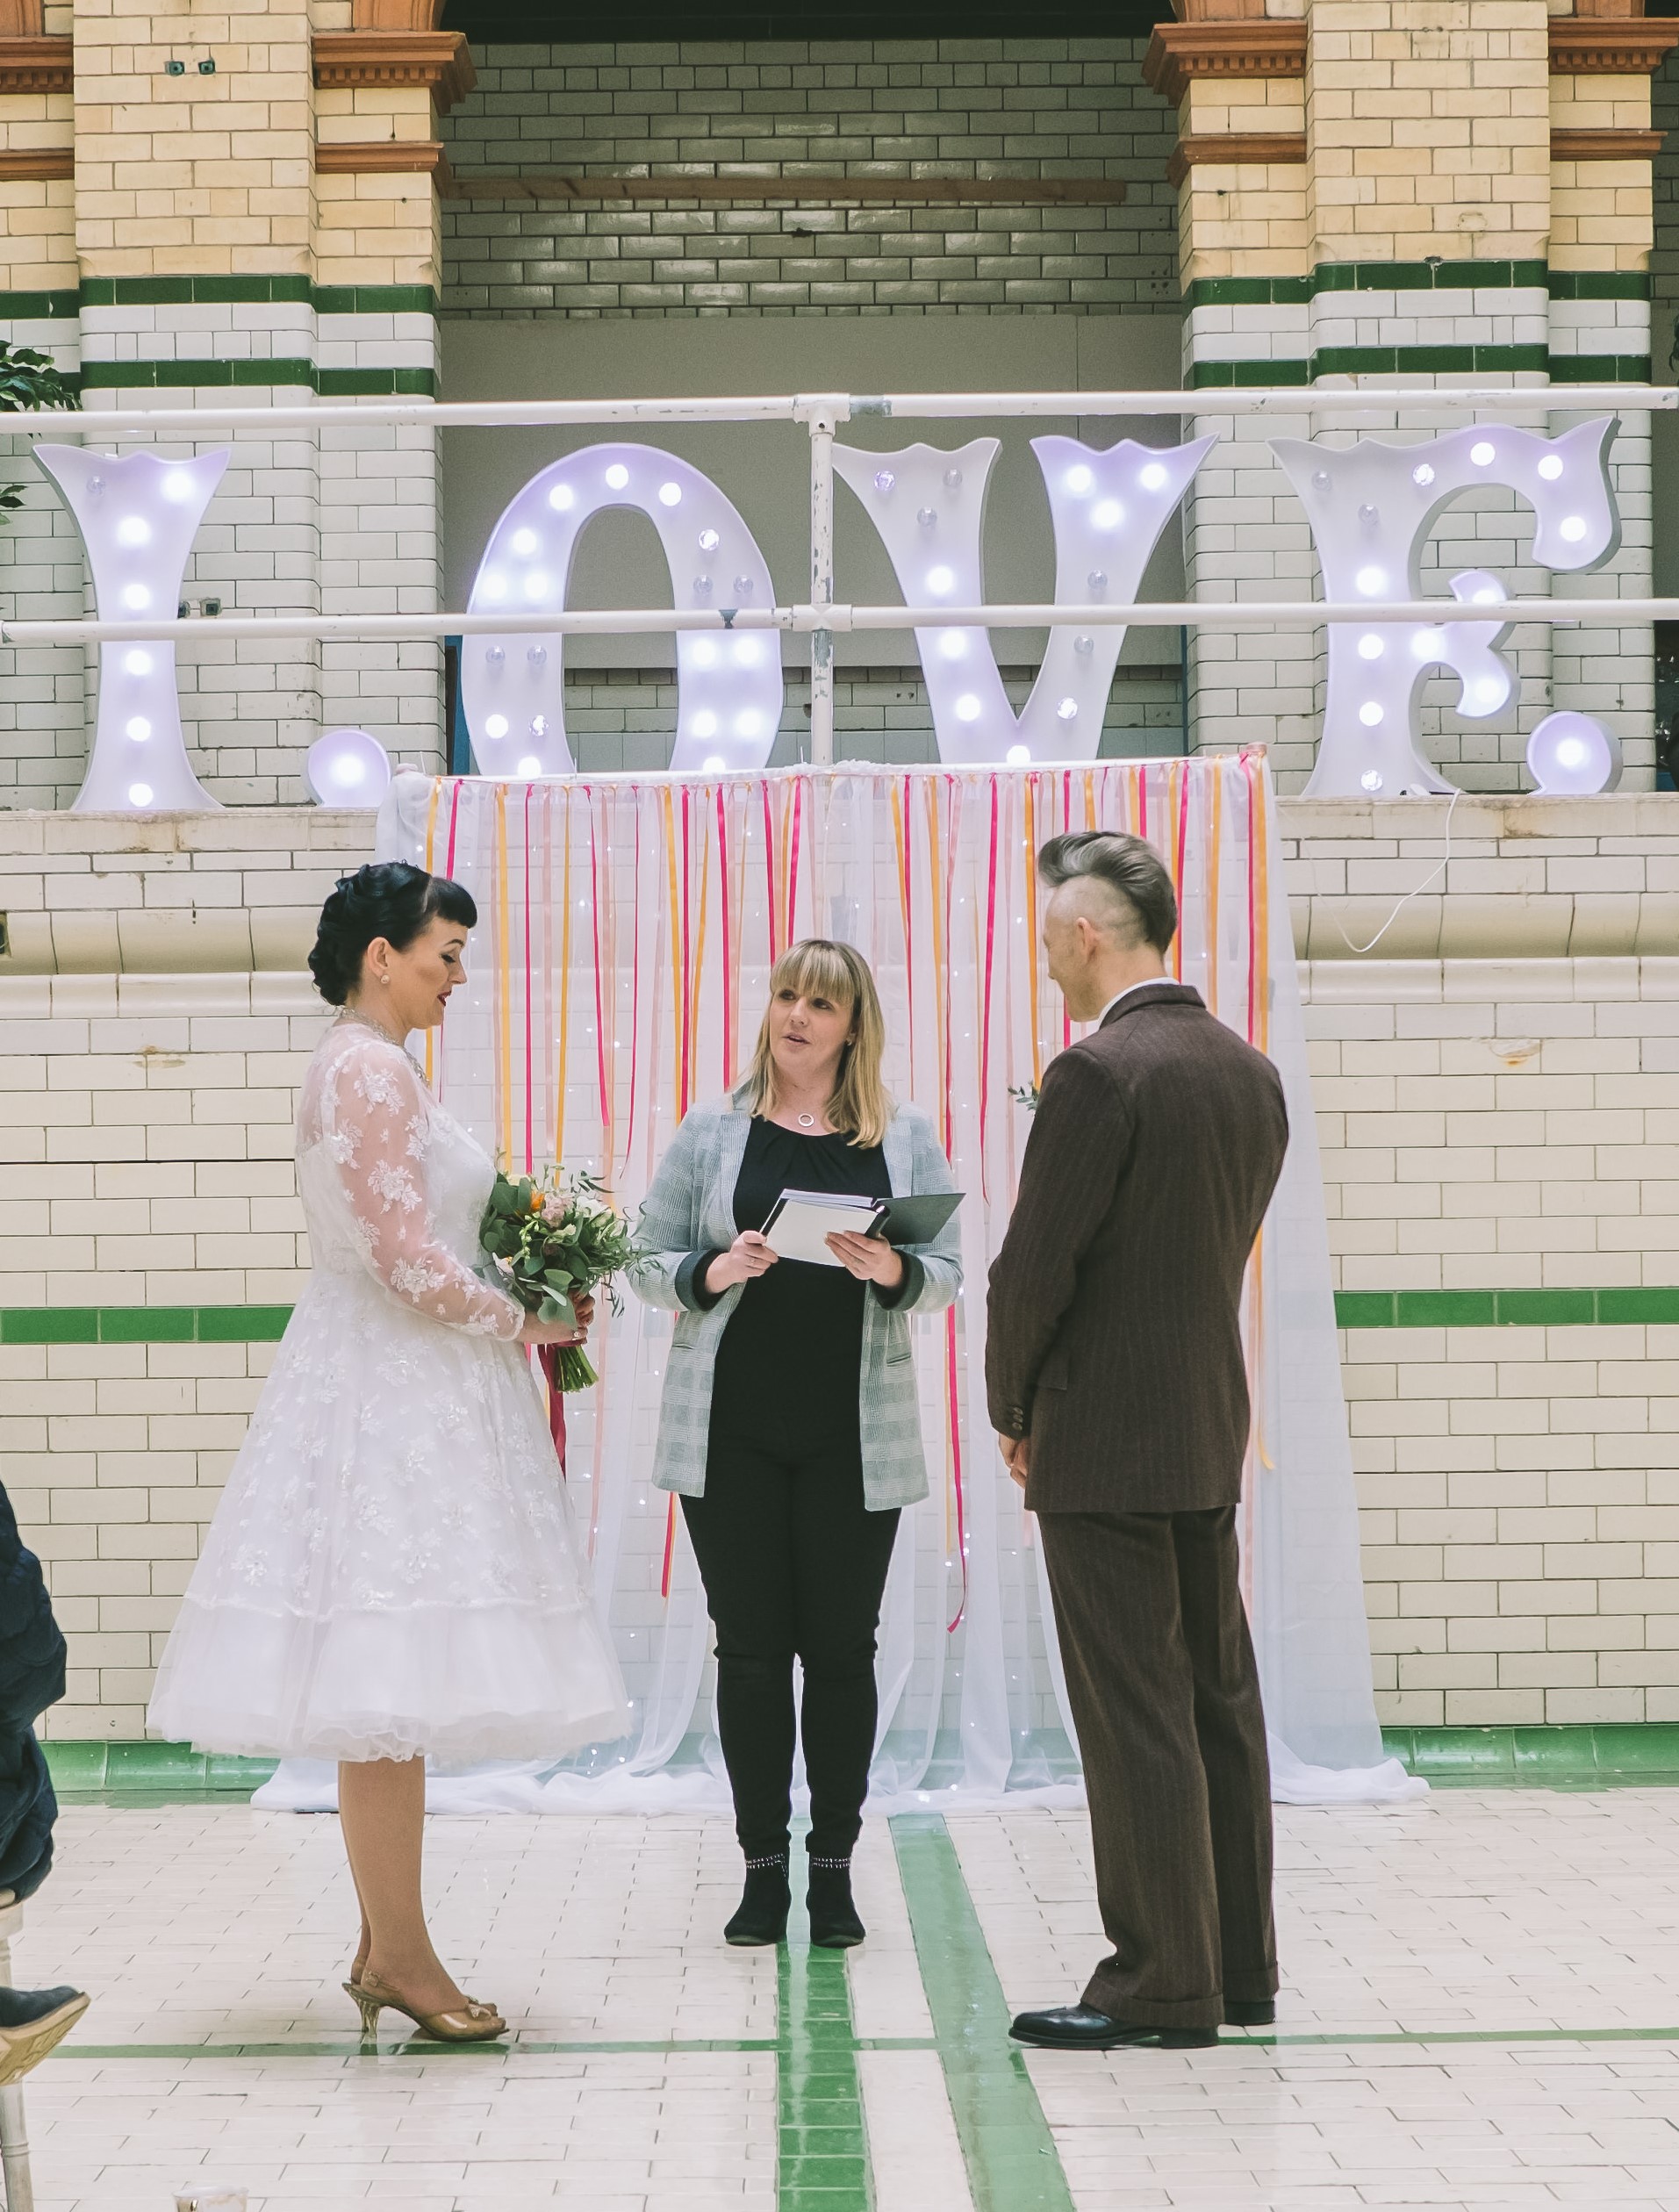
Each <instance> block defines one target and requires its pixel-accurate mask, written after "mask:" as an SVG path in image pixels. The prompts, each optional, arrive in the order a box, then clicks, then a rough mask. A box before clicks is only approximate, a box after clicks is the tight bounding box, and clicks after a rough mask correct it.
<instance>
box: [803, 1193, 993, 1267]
mask: <svg viewBox="0 0 1679 2212" xmlns="http://www.w3.org/2000/svg"><path fill="white" fill-rule="evenodd" d="M961 1203H962V1193H961V1192H960V1191H959V1190H936V1191H932V1192H930V1193H929V1194H928V1195H927V1196H925V1197H920V1198H916V1197H907V1198H859V1197H854V1196H849V1195H847V1194H845V1193H843V1192H841V1191H833V1190H784V1191H783V1192H782V1194H781V1196H779V1198H778V1199H777V1200H776V1202H775V1203H774V1205H773V1206H771V1209H770V1213H769V1218H768V1219H767V1220H766V1221H765V1223H764V1241H765V1243H766V1244H767V1245H768V1246H769V1247H770V1249H771V1252H773V1253H777V1254H778V1255H779V1258H781V1259H783V1260H808V1261H809V1262H811V1263H812V1264H813V1265H814V1266H815V1267H819V1268H837V1267H838V1266H839V1264H840V1262H839V1261H838V1260H836V1258H835V1257H834V1255H833V1253H831V1252H830V1251H829V1249H828V1245H827V1242H826V1239H828V1238H829V1236H833V1235H841V1236H848V1235H849V1236H858V1237H885V1238H886V1239H887V1241H888V1242H889V1243H892V1244H897V1245H916V1244H931V1242H932V1241H933V1239H934V1238H935V1237H936V1236H937V1234H938V1232H939V1231H940V1230H941V1229H943V1228H944V1225H945V1223H946V1222H947V1221H948V1220H949V1219H950V1217H951V1215H952V1214H953V1213H954V1212H955V1211H956V1210H957V1208H958V1206H959V1205H960V1204H961Z"/></svg>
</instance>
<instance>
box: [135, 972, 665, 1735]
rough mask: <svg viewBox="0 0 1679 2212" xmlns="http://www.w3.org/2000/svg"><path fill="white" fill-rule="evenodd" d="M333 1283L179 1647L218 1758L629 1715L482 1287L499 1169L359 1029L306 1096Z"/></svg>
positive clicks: (323, 1057)
mask: <svg viewBox="0 0 1679 2212" xmlns="http://www.w3.org/2000/svg"><path fill="white" fill-rule="evenodd" d="M493 1174H494V1170H493V1168H492V1164H491V1162H490V1160H489V1158H488V1157H487V1155H486V1154H485V1153H484V1151H483V1150H482V1148H481V1147H480V1146H478V1144H477V1142H476V1141H475V1139H474V1138H472V1137H471V1136H470V1133H469V1132H468V1131H466V1130H465V1129H463V1128H462V1126H461V1125H460V1124H459V1123H457V1122H456V1121H453V1120H452V1119H451V1118H450V1117H449V1116H448V1114H446V1113H445V1112H444V1111H443V1110H442V1109H441V1107H440V1106H439V1105H438V1104H437V1102H436V1101H435V1100H434V1098H433V1097H432V1095H431V1093H430V1092H429V1091H428V1089H427V1087H426V1084H425V1082H424V1081H423V1079H422V1077H421V1075H420V1070H419V1069H418V1068H417V1067H415V1065H414V1063H413V1060H411V1059H409V1057H408V1055H407V1054H406V1053H405V1052H404V1051H403V1050H402V1049H401V1048H400V1047H399V1046H398V1045H393V1044H391V1042H390V1041H389V1039H388V1038H385V1037H384V1035H383V1034H382V1033H381V1032H380V1031H377V1030H375V1029H374V1028H372V1027H371V1026H370V1025H369V1024H368V1023H363V1022H362V1021H360V1020H359V1019H357V1018H356V1017H355V1016H347V1017H345V1018H344V1019H342V1020H341V1021H340V1022H338V1023H335V1024H334V1027H333V1028H332V1029H330V1030H329V1031H327V1033H326V1038H324V1039H323V1040H322V1043H321V1045H320V1046H319V1050H318V1051H317V1052H316V1054H315V1057H314V1059H313V1060H312V1062H311V1064H310V1067H309V1071H308V1074H307V1076H306V1077H305V1083H304V1089H303V1099H302V1104H301V1107H300V1110H299V1113H298V1181H299V1185H300V1188H301V1191H302V1196H303V1205H304V1213H305V1218H306V1220H307V1222H308V1226H309V1241H310V1250H311V1254H312V1260H313V1262H314V1269H313V1273H312V1275H311V1276H310V1278H309V1282H308V1283H307V1285H306V1286H305V1289H304V1292H303V1295H302V1296H301V1298H300V1299H299V1301H298V1307H297V1311H296V1312H295V1313H294V1314H293V1315H292V1318H291V1325H290V1326H289V1327H288V1328H287V1330H286V1332H285V1336H284V1339H283V1342H282V1343H281V1346H280V1349H279V1354H278V1356H277V1358H276V1361H275V1365H274V1369H273V1372H272V1374H271V1375H269V1381H268V1383H267V1384H266V1386H265V1387H264V1389H263V1391H262V1397H261V1399H260V1400H259V1402H258V1404H257V1408H256V1411H255V1415H254V1416H253V1417H252V1420H251V1425H250V1429H249V1432H248V1435H247V1437H246V1440H245V1444H244V1447H243V1448H242V1450H241V1451H240V1454H239V1457H238V1459H237V1461H236V1462H234V1466H233V1472H232V1474H231V1476H229V1477H228V1482H227V1487H226V1491H225V1492H224V1494H223V1497H222V1500H221V1503H220V1505H219V1507H218V1508H217V1512H216V1516H215V1519H214V1521H213V1523H212V1526H211V1529H210V1533H209V1536H208V1539H207V1540H206V1541H205V1544H204V1552H203V1555H202V1557H201V1558H200V1559H199V1562H198V1565H197V1570H196V1571H195V1573H194V1575H193V1576H192V1580H191V1583H190V1586H189V1588H188V1591H187V1594H186V1598H185V1601H184V1603H183V1605H182V1608H181V1617H180V1620H179V1621H178V1623H177V1624H176V1628H175V1631H174V1633H173V1634H172V1635H171V1636H170V1638H169V1646H168V1648H167V1650H166V1651H165V1653H164V1655H163V1663H162V1665H161V1668H160V1669H159V1670H158V1677H157V1688H156V1691H155V1694H154V1697H153V1700H152V1707H151V1715H150V1718H151V1723H152V1726H153V1727H154V1728H155V1729H158V1730H160V1731H161V1734H163V1735H164V1736H165V1737H167V1738H169V1739H170V1740H172V1741H175V1742H180V1741H183V1740H190V1742H193V1743H195V1744H197V1745H198V1746H199V1747H200V1748H201V1749H206V1750H216V1751H233V1752H248V1753H255V1754H262V1755H269V1756H283V1757H294V1756H295V1757H311V1758H318V1759H377V1758H391V1759H405V1758H409V1757H412V1756H415V1755H416V1754H426V1755H428V1756H430V1757H431V1758H432V1759H433V1760H434V1762H435V1763H439V1764H441V1765H444V1766H455V1765H465V1764H470V1763H473V1762H476V1761H479V1760H486V1759H533V1758H554V1759H559V1758H561V1757H563V1756H564V1755H565V1754H566V1753H567V1752H569V1751H571V1750H575V1749H578V1747H579V1746H581V1745H583V1744H585V1743H596V1742H609V1741H611V1740H612V1739H613V1738H615V1737H618V1736H621V1735H623V1734H626V1733H627V1731H628V1728H629V1726H630V1717H629V1713H628V1706H627V1705H626V1703H625V1698H624V1688H623V1683H622V1681H621V1677H620V1675H619V1671H618V1668H617V1664H616V1663H615V1662H614V1660H613V1656H612V1654H611V1652H610V1650H609V1649H608V1648H607V1645H606V1640H605V1637H604V1636H603V1634H602V1632H601V1630H600V1627H599V1624H598V1622H597V1620H596V1618H595V1614H594V1611H593V1607H592V1604H591V1602H590V1596H589V1591H588V1586H587V1582H586V1577H585V1569H584V1568H583V1567H582V1565H581V1564H580V1562H579V1559H578V1551H577V1548H576V1545H575V1542H574V1541H573V1537H572V1533H571V1523H570V1512H569V1510H568V1506H567V1503H566V1497H565V1485H564V1482H563V1478H562V1476H561V1473H560V1469H559V1464H558V1462H557V1461H556V1457H555V1454H554V1447H553V1445H552V1443H551V1441H550V1440H549V1431H548V1421H547V1417H546V1414H545V1411H544V1409H543V1405H542V1397H541V1394H540V1392H539V1390H538V1389H537V1386H536V1383H535V1378H534V1377H533V1376H532V1375H531V1372H530V1369H529V1367H528V1365H527V1361H526V1357H525V1354H524V1353H523V1351H522V1350H520V1348H519V1347H517V1346H516V1345H515V1344H514V1343H513V1341H512V1339H513V1337H514V1336H516V1334H517V1333H518V1331H519V1327H520V1321H521V1319H522V1315H521V1312H520V1308H519V1307H518V1306H517V1305H516V1304H514V1302H513V1300H512V1299H511V1298H508V1297H506V1296H504V1295H503V1294H502V1293H501V1292H500V1291H499V1290H498V1289H494V1288H493V1287H492V1285H490V1284H488V1283H486V1282H482V1281H481V1280H480V1279H479V1278H478V1277H477V1275H475V1274H474V1272H473V1268H474V1266H475V1264H476V1262H477V1255H478V1238H477V1227H478V1223H479V1220H480V1219H481V1217H482V1215H483V1211H484V1203H485V1200H486V1199H487V1197H488V1196H489V1192H490V1189H491V1184H492V1179H493Z"/></svg>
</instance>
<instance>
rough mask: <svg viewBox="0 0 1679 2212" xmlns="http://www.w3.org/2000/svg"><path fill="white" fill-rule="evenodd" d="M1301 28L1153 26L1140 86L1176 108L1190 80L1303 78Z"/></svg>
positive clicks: (1285, 23)
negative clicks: (1146, 87)
mask: <svg viewBox="0 0 1679 2212" xmlns="http://www.w3.org/2000/svg"><path fill="white" fill-rule="evenodd" d="M1305 74H1306V25H1305V23H1304V21H1303V20H1302V19H1300V18H1294V19H1283V18H1278V19H1277V20H1276V21H1274V22H1266V21H1264V20H1260V21H1258V22H1255V21H1252V20H1249V21H1247V22H1226V23H1157V24H1156V25H1155V26H1154V32H1153V36H1152V38H1151V39H1150V40H1149V44H1148V51H1147V53H1146V54H1144V56H1143V82H1144V83H1145V84H1147V85H1150V86H1152V89H1153V90H1155V91H1156V92H1158V93H1159V95H1160V97H1162V98H1163V99H1166V100H1170V101H1171V103H1172V104H1173V107H1176V106H1177V104H1178V103H1179V102H1180V100H1181V99H1182V97H1183V96H1184V92H1185V90H1186V88H1187V85H1188V83H1189V82H1190V80H1191V79H1192V78H1195V77H1303V76H1304V75H1305Z"/></svg>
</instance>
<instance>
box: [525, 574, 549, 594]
mask: <svg viewBox="0 0 1679 2212" xmlns="http://www.w3.org/2000/svg"><path fill="white" fill-rule="evenodd" d="M547 596H548V574H547V571H545V570H543V569H533V570H532V571H531V572H530V574H529V575H528V576H527V578H525V597H526V598H527V600H539V599H546V598H547Z"/></svg>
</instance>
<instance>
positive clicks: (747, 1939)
mask: <svg viewBox="0 0 1679 2212" xmlns="http://www.w3.org/2000/svg"><path fill="white" fill-rule="evenodd" d="M786 1940H787V1930H786V1923H785V1922H783V1924H782V1928H781V1932H780V1934H779V1935H777V1934H776V1933H775V1932H774V1931H773V1930H771V1931H770V1932H768V1933H766V1934H764V1935H762V1936H731V1935H730V1934H729V1932H728V1929H727V1928H725V1929H724V1930H723V1941H724V1943H728V1944H729V1945H730V1946H731V1948H732V1949H734V1950H771V1949H772V1948H773V1946H774V1945H775V1944H777V1943H786Z"/></svg>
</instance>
